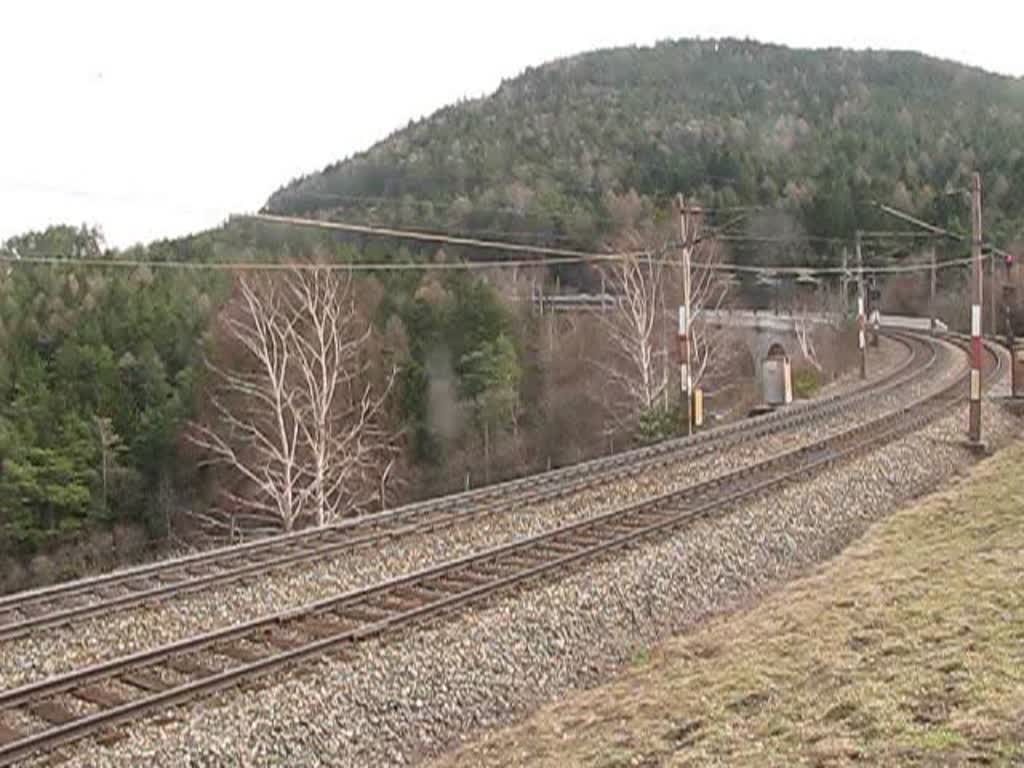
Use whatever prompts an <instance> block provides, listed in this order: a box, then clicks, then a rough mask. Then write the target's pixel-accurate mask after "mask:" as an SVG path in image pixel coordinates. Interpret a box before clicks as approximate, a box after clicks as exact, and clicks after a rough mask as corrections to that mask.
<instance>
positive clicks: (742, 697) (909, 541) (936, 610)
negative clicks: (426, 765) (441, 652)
mask: <svg viewBox="0 0 1024 768" xmlns="http://www.w3.org/2000/svg"><path fill="white" fill-rule="evenodd" d="M1022 466H1024V444H1017V445H1014V446H1012V447H1010V448H1008V449H1006V450H1004V451H1002V452H1001V453H1000V454H998V455H997V456H995V457H993V458H991V459H989V460H987V461H985V462H983V463H982V464H980V465H978V466H976V467H975V468H974V469H973V470H972V472H971V473H970V475H969V476H968V477H966V478H962V479H957V480H954V481H953V483H952V484H951V486H950V487H949V488H947V489H945V490H943V491H941V492H939V493H936V494H934V495H932V496H930V497H928V498H925V499H923V500H921V501H920V502H918V503H917V504H915V505H913V506H912V507H909V508H907V509H905V510H902V511H900V512H898V513H896V514H894V515H893V516H891V517H890V518H888V519H886V520H885V521H883V522H881V523H879V524H877V525H876V526H875V527H874V528H872V530H871V531H870V532H869V533H868V535H867V536H866V537H865V538H864V539H863V540H861V541H859V542H857V543H856V544H854V545H853V546H851V547H850V548H849V549H848V550H847V551H845V552H844V553H843V554H842V555H841V556H839V557H838V558H836V559H835V560H833V561H831V562H829V563H827V564H825V565H823V566H822V567H821V568H819V569H818V570H816V571H815V572H813V573H811V574H809V575H807V576H806V577H804V578H802V579H799V580H797V581H795V582H793V583H791V584H789V585H787V586H785V587H783V588H782V589H780V590H779V591H778V592H776V593H775V594H773V595H771V596H770V597H768V598H767V599H766V600H764V601H763V602H762V603H761V604H759V605H757V606H756V607H754V608H752V609H750V610H745V611H742V612H739V613H736V614H733V615H730V616H725V617H722V618H720V619H718V620H716V621H714V622H712V623H710V624H709V625H707V626H705V627H703V628H701V629H700V630H698V631H696V632H694V633H692V634H689V635H685V636H682V637H679V638H676V639H674V640H672V641H670V642H668V643H666V644H665V645H664V646H662V647H659V648H656V649H652V650H651V651H649V652H644V653H641V654H639V655H638V657H637V659H636V660H635V663H634V664H633V666H632V668H631V669H629V670H627V671H626V672H624V673H623V674H622V675H621V677H620V678H619V679H617V680H615V681H613V682H611V683H609V684H607V685H605V686H602V687H600V688H596V689H594V690H591V691H585V692H581V693H577V694H574V695H572V696H571V697H569V698H567V699H566V700H565V701H562V702H558V703H556V704H553V705H551V706H549V707H547V708H545V709H543V710H541V711H540V712H538V713H536V714H535V715H534V716H532V717H531V718H529V719H528V720H527V721H526V722H524V723H522V724H520V725H518V726H516V727H513V728H510V729H507V730H504V731H502V732H499V733H496V734H494V735H492V736H490V737H488V738H486V739H485V740H483V741H482V742H480V743H477V744H471V745H467V746H466V747H465V748H463V749H462V750H461V751H459V752H457V753H456V754H454V755H448V756H445V757H443V758H442V759H441V760H439V761H438V763H437V765H438V766H445V767H446V768H448V767H450V766H506V765H517V766H573V765H581V766H582V765H586V766H601V767H602V768H612V767H613V766H662V765H664V766H710V765H721V766H726V765H728V766H734V765H749V766H769V765H778V766H789V765H812V766H819V765H821V766H824V765H852V764H860V765H923V766H940V765H941V766H947V765H1024V473H1022V472H1021V469H1020V468H1021V467H1022Z"/></svg>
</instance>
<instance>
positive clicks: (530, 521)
mask: <svg viewBox="0 0 1024 768" xmlns="http://www.w3.org/2000/svg"><path fill="white" fill-rule="evenodd" d="M943 354H945V355H948V356H951V357H954V358H957V356H959V358H962V356H963V353H962V352H961V351H959V350H956V349H953V348H949V349H946V350H945V351H944V352H943ZM959 358H958V360H959ZM939 365H940V366H941V367H942V368H944V369H947V370H946V373H945V375H944V376H942V377H938V378H936V379H933V380H929V381H926V382H923V383H922V384H920V385H918V386H915V387H911V388H908V389H906V390H904V391H902V392H900V393H899V394H898V395H891V396H888V397H882V398H878V399H875V400H871V401H869V402H865V403H864V404H863V407H862V408H861V410H860V411H858V412H856V413H843V414H841V415H839V416H836V417H833V418H832V419H829V420H828V421H826V422H824V423H821V424H816V425H814V426H812V427H809V428H805V429H802V430H800V431H798V432H794V433H789V434H785V435H775V436H771V437H768V438H765V439H761V440H757V441H752V442H751V443H749V444H746V445H742V446H739V447H736V448H733V449H732V450H731V451H730V452H729V453H728V454H725V455H710V456H705V457H703V458H701V459H698V460H696V461H691V462H687V463H685V464H678V465H669V466H666V467H662V468H661V469H658V470H651V471H647V472H644V473H641V474H640V475H637V476H636V477H633V478H629V479H626V480H622V481H619V482H616V483H611V484H608V485H605V486H602V487H599V488H597V489H594V490H589V491H584V492H581V493H578V494H574V495H572V496H569V497H566V498H564V499H560V500H557V501H554V502H550V503H547V504H541V505H536V506H533V507H530V508H520V509H517V510H515V511H512V512H509V513H503V514H498V515H491V516H486V517H482V518H479V519H477V520H475V521H472V522H470V523H467V524H463V525H459V526H455V527H452V528H448V529H443V530H440V531H437V532H433V533H427V534H418V535H412V536H408V537H404V538H402V539H399V540H396V541H392V542H389V543H388V544H387V546H386V547H372V548H362V549H359V550H350V551H348V552H343V553H341V554H340V555H338V556H336V557H331V558H325V559H324V560H321V561H319V562H308V563H305V564H303V565H302V566H300V567H296V568H292V569H288V570H286V571H280V572H277V573H272V574H267V575H265V576H263V577H261V578H260V579H259V580H257V581H252V582H249V583H236V584H228V585H223V586H220V587H217V588H214V589H210V590H206V591H203V592H199V593H196V594H192V595H186V596H181V597H177V598H174V599H172V600H168V601H166V602H162V603H159V604H156V605H154V606H144V607H138V608H133V609H130V610H126V611H122V612H119V613H116V614H114V615H112V616H105V617H97V618H94V619H87V620H85V621H81V622H78V623H76V624H74V625H73V626H68V627H56V628H48V629H46V630H45V631H42V632H39V633H37V634H35V635H32V636H28V637H25V638H20V639H18V640H14V641H9V642H6V643H3V644H0V688H13V687H16V686H19V685H24V684H27V683H30V682H34V681H37V680H41V679H44V678H46V677H50V676H53V675H55V674H60V673H63V672H67V671H70V670H72V669H75V668H78V667H81V666H84V665H87V664H89V663H94V662H97V661H103V660H107V659H112V658H117V657H119V656H122V655H125V654H128V653H133V652H136V651H139V650H143V649H146V648H151V647H154V646H157V645H162V644H166V643H170V642H174V641H175V640H179V639H182V638H185V637H188V636H191V635H194V634H198V633H200V632H206V631H210V630H213V629H217V628H221V627H225V626H229V625H231V624H234V623H237V622H239V621H242V620H244V619H246V618H251V617H256V616H259V615H264V614H268V613H274V612H277V611H281V610H284V609H286V608H289V607H296V606H299V605H302V604H304V603H307V602H311V601H314V600H318V599H323V598H326V597H329V596H332V595H335V594H338V593H340V592H345V591H348V590H352V589H357V588H361V587H365V586H368V585H370V584H373V583H376V582H378V581H381V580H383V579H385V578H389V577H393V576H397V575H400V574H402V573H406V572H409V571H412V570H416V569H418V568H423V567H426V566H428V565H430V564H432V563H437V562H441V561H443V560H447V559H451V558H455V557H458V556H461V555H466V554H469V553H471V552H474V551H477V550H479V549H481V548H484V547H488V546H495V545H497V544H499V543H501V542H505V541H510V540H513V539H516V538H520V537H523V536H528V535H534V534H537V533H540V532H542V531H545V530H549V529H551V528H553V527H555V526H557V525H562V524H566V523H569V522H572V521H574V520H579V519H584V518H587V517H591V516H594V515H598V514H600V513H602V512H606V511H609V510H611V509H614V508H615V507H617V506H619V505H622V504H625V503H627V502H630V501H635V500H638V499H641V498H645V497H649V496H651V495H654V494H657V493H664V492H667V491H670V490H675V489H678V488H682V487H686V486H689V485H693V484H695V483H699V482H702V481H704V480H707V479H709V478H711V477H714V476H716V475H720V474H722V473H724V472H728V471H730V470H734V469H737V468H739V467H741V466H743V465H746V464H749V463H752V462H754V461H758V460H762V459H764V458H766V457H767V456H770V455H773V454H776V453H779V452H780V451H783V450H789V449H792V448H795V447H797V446H799V445H802V444H806V443H808V442H811V441H814V440H818V439H821V437H823V436H824V435H826V434H830V433H833V432H836V431H839V430H841V429H845V428H848V427H849V426H852V425H853V424H856V423H860V422H862V421H865V420H867V419H869V418H874V417H875V416H876V415H877V414H878V413H879V412H883V411H884V410H885V409H887V408H893V407H896V406H897V405H898V404H899V403H902V402H905V401H907V400H908V399H910V398H914V397H917V396H919V395H920V394H921V393H923V392H924V391H925V390H926V389H927V388H931V387H935V386H939V385H941V384H942V382H944V381H946V380H947V379H948V378H949V377H954V376H956V375H958V373H959V372H960V370H959V369H957V368H955V367H953V366H950V365H947V364H944V363H943V362H942V361H940V362H939ZM855 383H856V382H854V384H855Z"/></svg>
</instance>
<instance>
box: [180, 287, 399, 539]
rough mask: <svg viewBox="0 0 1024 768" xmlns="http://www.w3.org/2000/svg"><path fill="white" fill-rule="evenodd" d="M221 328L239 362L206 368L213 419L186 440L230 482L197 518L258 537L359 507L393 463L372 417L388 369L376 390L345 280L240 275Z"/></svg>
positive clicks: (387, 385)
mask: <svg viewBox="0 0 1024 768" xmlns="http://www.w3.org/2000/svg"><path fill="white" fill-rule="evenodd" d="M223 322H224V331H225V334H224V335H225V341H226V343H227V345H228V346H229V348H236V349H237V351H238V353H239V354H240V356H241V359H240V360H238V361H236V362H235V364H234V365H223V364H216V363H213V362H209V363H208V365H209V368H210V371H211V372H212V373H213V376H214V379H215V382H216V388H215V391H214V393H213V395H212V396H211V398H210V399H209V407H210V409H211V414H210V418H208V419H206V420H205V421H203V422H201V423H197V424H195V425H193V429H192V430H191V433H190V438H191V440H192V441H193V442H194V443H195V444H196V445H197V446H199V447H200V448H202V449H204V450H205V451H206V452H207V453H208V455H209V456H210V461H211V462H213V463H216V464H218V465H220V466H223V467H225V468H226V469H227V470H228V475H229V477H231V478H233V479H234V480H235V481H236V484H229V483H228V482H224V483H222V484H221V486H220V487H219V488H218V491H219V494H218V495H219V497H220V498H219V503H218V504H217V506H216V507H215V508H214V509H213V510H211V511H210V512H209V513H203V514H201V515H199V517H200V519H201V521H202V522H203V523H205V524H206V525H207V526H209V527H213V528H214V529H219V530H224V529H225V528H227V529H230V530H232V531H233V532H234V531H238V532H239V533H242V534H246V533H265V532H268V531H276V530H285V531H290V530H293V529H295V528H297V527H300V526H302V525H306V524H310V523H312V524H316V525H324V524H326V523H329V522H332V521H334V520H336V519H337V518H338V517H340V516H342V515H345V514H352V513H357V512H360V511H362V510H364V509H365V508H366V507H367V506H368V505H370V504H371V503H372V502H373V501H374V499H376V498H377V496H378V494H379V493H380V492H381V483H382V480H381V478H382V477H386V476H387V474H388V466H389V462H390V459H391V458H392V457H393V455H392V454H393V450H392V445H393V441H392V440H391V437H390V436H389V434H388V432H387V430H386V427H385V425H384V420H383V418H382V409H383V406H384V403H385V401H386V399H387V397H388V394H389V392H390V389H391V385H392V382H393V380H394V372H393V371H392V372H391V373H390V374H386V375H385V376H384V377H383V378H384V381H383V382H380V381H379V380H378V379H379V378H380V377H374V376H373V375H371V373H370V371H369V364H368V362H367V360H366V357H367V356H366V354H365V352H366V347H367V344H368V342H369V340H370V338H371V335H372V329H371V326H370V324H369V322H367V321H364V320H362V319H361V317H360V313H359V311H358V309H357V307H356V305H355V302H354V300H353V291H352V285H351V278H350V276H348V275H347V274H346V275H344V276H339V275H338V274H336V273H334V272H330V271H327V270H298V269H296V270H294V271H292V272H289V273H288V274H286V275H284V276H282V277H281V278H280V279H279V280H273V279H270V278H268V277H259V278H251V277H243V278H241V279H240V280H239V284H238V296H237V297H236V299H235V300H234V301H233V302H231V304H230V305H229V306H228V308H227V310H226V311H225V313H224V317H223Z"/></svg>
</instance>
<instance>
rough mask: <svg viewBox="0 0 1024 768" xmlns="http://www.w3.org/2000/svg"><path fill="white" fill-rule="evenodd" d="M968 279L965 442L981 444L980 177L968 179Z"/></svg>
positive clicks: (981, 296)
mask: <svg viewBox="0 0 1024 768" xmlns="http://www.w3.org/2000/svg"><path fill="white" fill-rule="evenodd" d="M971 235H972V237H971V265H972V274H971V277H972V278H973V280H974V300H973V301H972V302H971V391H970V405H969V408H970V411H969V414H968V425H967V439H968V440H969V441H970V442H972V443H980V442H981V307H982V299H983V295H982V284H981V280H982V265H981V243H982V233H981V174H979V173H975V174H974V176H973V177H972V179H971Z"/></svg>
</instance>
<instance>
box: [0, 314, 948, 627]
mask: <svg viewBox="0 0 1024 768" xmlns="http://www.w3.org/2000/svg"><path fill="white" fill-rule="evenodd" d="M888 335H889V337H890V338H892V339H894V340H896V341H897V342H899V343H901V344H903V345H904V346H905V347H906V348H907V350H908V354H907V356H906V357H905V359H904V360H903V361H902V362H901V363H900V364H899V365H897V366H896V367H895V368H894V369H892V370H890V371H888V372H887V373H886V374H884V375H883V376H881V377H879V378H876V379H873V380H869V381H867V382H864V383H863V384H861V385H859V386H857V387H856V388H854V389H853V390H852V391H850V392H847V393H845V394H839V395H833V396H831V397H826V398H822V399H820V400H817V401H811V402H808V403H802V404H798V405H796V406H793V407H791V408H788V409H785V410H783V411H776V412H774V413H770V414H766V415H764V416H759V417H757V418H755V419H750V420H746V421H740V422H736V423H733V424H729V425H726V426H723V427H720V428H717V429H714V430H710V431H708V432H704V433H700V434H697V435H694V436H692V437H688V438H682V439H678V440H672V441H667V442H665V443H660V444H658V445H654V446H650V447H647V448H641V449H637V450H633V451H627V452H624V453H620V454H616V455H614V456H608V457H605V458H601V459H596V460H593V461H589V462H585V463H581V464H576V465H572V466H569V467H565V468H563V469H558V470H554V471H551V472H546V473H543V474H540V475H533V476H528V477H524V478H520V479H516V480H511V481H508V482H504V483H499V484H495V485H492V486H486V487H483V488H480V489H477V490H474V491H470V492H466V493H460V494H454V495H451V496H444V497H440V498H437V499H430V500H427V501H423V502H418V503H415V504H410V505H407V506H404V507H401V508H398V509H395V510H392V511H389V512H384V513H378V514H375V515H368V516H366V517H362V518H356V519H353V520H349V521H344V522H341V523H338V524H336V525H331V526H327V527H324V528H319V529H314V530H309V531H300V532H297V533H293V534H288V535H284V536H277V537H272V538H268V539H261V540H258V541H254V542H250V543H247V544H241V545H236V546H231V547H224V548H221V549H216V550H211V551H208V552H201V553H198V554H194V555H188V556H185V557H181V558H175V559H170V560H164V561H160V562H156V563H151V564H148V565H144V566H139V567H136V568H132V569H127V570H123V571H116V572H112V573H109V574H105V575H102V576H96V577H92V578H89V579H82V580H78V581H72V582H66V583H64V584H57V585H54V586H52V587H46V588H42V589H37V590H32V591H27V592H21V593H16V594H12V595H9V596H2V597H0V642H2V641H5V640H13V639H16V638H18V637H23V636H26V635H28V634H30V633H32V632H35V631H39V630H42V629H45V628H46V627H53V626H59V625H63V624H68V623H72V622H74V621H79V620H82V619H86V618H89V617H93V616H100V615H108V614H110V613H112V612H114V611H117V610H125V609H128V608H131V607H133V606H139V605H147V604H153V603H155V602H158V601H161V600H165V599H168V598H171V597H174V596H176V595H184V594H188V593H192V592H197V591H201V590H205V589H209V588H211V587H214V586H218V585H223V584H228V583H232V582H239V581H242V580H244V579H246V578H250V577H253V576H256V575H258V574H264V573H267V572H269V571H274V570H280V569H284V568H288V567H292V566H295V565H297V564H299V563H302V562H308V561H311V560H315V559H319V558H324V557H331V556H334V555H337V554H338V553H340V552H343V551H345V550H348V549H353V548H356V547H364V546H369V545H373V544H379V543H381V542H383V541H385V540H388V539H394V538H397V537H401V536H406V535H409V534H412V533H426V532H431V531H436V530H438V529H441V528H445V527H447V526H451V525H455V524H458V523H461V522H464V521H466V520H469V519H473V518H478V517H481V516H484V515H490V514H497V513H500V512H507V511H510V510H512V509H516V508H520V507H523V506H525V505H528V504H539V503H544V502H549V501H553V500H556V499H559V498H563V497H565V496H569V495H571V494H574V493H578V492H580V491H583V490H586V489H590V488H594V487H596V486H600V485H604V484H607V483H611V482H615V481H617V480H621V479H624V478H626V477H634V476H637V475H638V474H640V473H643V472H646V471H649V470H651V469H655V468H657V467H659V466H661V465H664V464H667V463H670V462H677V461H680V460H687V461H692V460H694V459H697V458H700V457H702V456H705V455H708V454H711V453H712V452H715V451H721V450H725V449H727V448H729V447H731V446H733V445H736V444H739V443H741V442H744V443H745V442H749V441H751V440H755V439H758V438H762V437H766V436H769V435H775V434H784V433H786V432H789V431H793V430H797V429H800V428H803V427H806V426H807V425H809V424H812V423H815V422H818V421H821V420H824V419H827V418H830V417H833V416H836V415H837V414H842V413H844V412H846V411H847V410H848V409H849V408H851V407H853V406H855V405H857V404H858V403H861V402H863V401H865V400H867V399H869V398H870V399H875V398H878V397H880V396H882V395H884V394H886V393H888V392H893V391H897V390H899V389H900V388H902V387H905V386H907V384H908V383H909V382H911V381H912V380H914V379H917V378H920V377H922V376H924V375H926V372H927V370H928V368H929V366H931V365H933V364H934V362H935V351H934V349H933V348H932V347H931V346H930V345H929V344H926V343H924V342H922V341H921V340H920V339H918V338H917V337H915V336H913V335H909V334H902V333H899V332H889V334H888Z"/></svg>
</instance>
